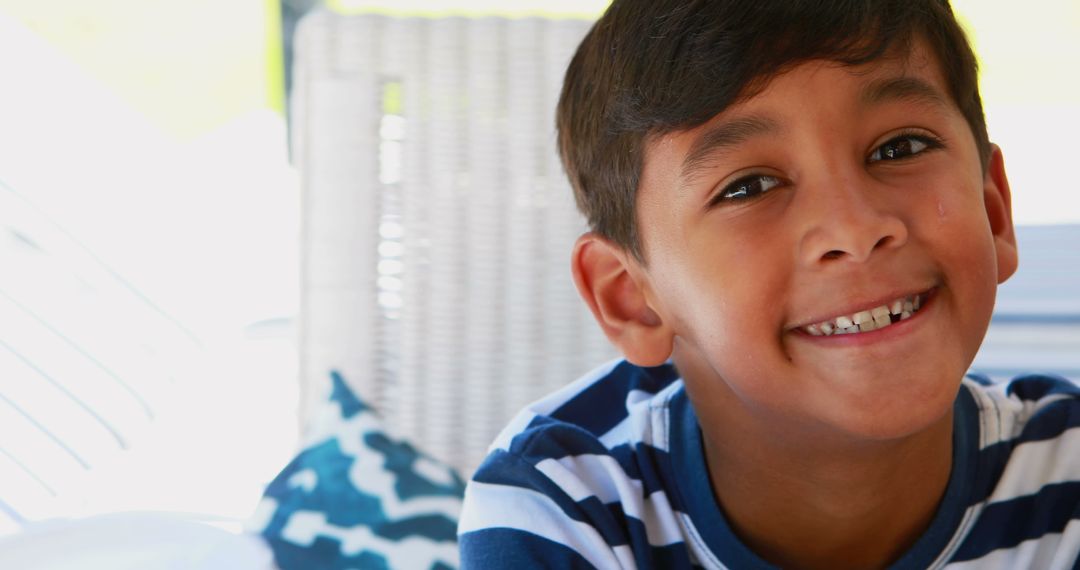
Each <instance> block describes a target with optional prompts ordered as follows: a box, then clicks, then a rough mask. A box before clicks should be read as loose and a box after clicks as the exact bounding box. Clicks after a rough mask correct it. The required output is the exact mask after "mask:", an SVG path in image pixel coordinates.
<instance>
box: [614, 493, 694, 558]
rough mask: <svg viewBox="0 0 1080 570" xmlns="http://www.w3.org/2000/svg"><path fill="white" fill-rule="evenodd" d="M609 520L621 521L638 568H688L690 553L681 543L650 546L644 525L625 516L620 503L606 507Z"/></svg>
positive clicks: (638, 520) (636, 519)
mask: <svg viewBox="0 0 1080 570" xmlns="http://www.w3.org/2000/svg"><path fill="white" fill-rule="evenodd" d="M607 508H608V511H609V513H610V516H611V519H612V520H616V521H623V522H624V524H625V532H626V534H627V535H628V538H629V545H630V548H631V549H632V551H633V553H634V561H635V562H637V565H638V567H639V568H690V567H692V565H691V564H690V551H689V550H688V549H687V548H686V544H685V543H683V542H681V541H680V542H676V543H674V544H668V545H665V546H652V545H650V544H649V535H648V533H647V532H646V530H645V523H644V522H642V521H641V520H640V519H638V518H635V517H632V516H630V515H627V514H626V511H624V510H623V507H622V503H611V504H610V505H607Z"/></svg>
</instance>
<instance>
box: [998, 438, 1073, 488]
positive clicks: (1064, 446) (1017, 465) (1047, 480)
mask: <svg viewBox="0 0 1080 570" xmlns="http://www.w3.org/2000/svg"><path fill="white" fill-rule="evenodd" d="M1077 449H1080V428H1073V429H1070V430H1067V431H1065V432H1064V433H1063V434H1061V435H1060V436H1058V437H1056V438H1054V439H1048V440H1043V441H1029V442H1025V443H1023V444H1020V445H1019V446H1017V447H1016V449H1015V450H1013V452H1012V457H1010V458H1009V464H1008V466H1007V467H1006V468H1005V472H1004V473H1002V474H1001V479H1000V480H999V481H998V484H997V487H995V488H994V492H993V494H992V495H991V496H990V502H991V503H993V502H997V501H1005V500H1009V499H1013V498H1015V497H1022V496H1025V495H1034V494H1035V493H1038V492H1039V489H1041V488H1042V487H1043V486H1045V485H1052V484H1054V483H1065V482H1069V481H1080V453H1076V452H1075V451H1074V450H1077Z"/></svg>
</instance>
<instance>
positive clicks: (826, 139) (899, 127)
mask: <svg viewBox="0 0 1080 570" xmlns="http://www.w3.org/2000/svg"><path fill="white" fill-rule="evenodd" d="M1008 192H1009V190H1008V183H1007V181H1006V179H1005V175H1004V167H1003V165H1002V161H1001V156H1000V152H999V151H997V150H996V149H995V151H994V154H993V156H992V157H991V159H990V162H989V166H988V169H987V172H986V174H985V175H984V171H983V168H982V165H981V163H980V157H979V154H978V150H977V148H976V144H975V140H974V137H973V135H972V133H971V130H970V128H969V127H968V124H967V123H966V122H965V120H964V118H963V116H962V115H961V114H960V112H959V110H958V109H957V108H956V106H955V105H954V104H953V103H952V101H951V99H950V98H949V96H948V91H947V89H946V87H945V82H944V81H943V79H942V77H941V76H940V71H939V69H938V66H937V64H936V62H935V60H934V58H933V56H932V55H930V54H929V52H928V51H927V50H925V49H924V48H923V47H922V46H921V45H920V43H919V42H915V44H914V48H913V50H912V52H911V53H910V54H909V56H908V57H896V58H888V59H882V60H879V61H876V62H873V63H871V64H868V65H866V66H862V67H844V66H840V65H838V64H834V63H831V62H820V61H814V62H809V63H805V64H802V65H799V66H797V67H795V68H793V69H792V70H790V71H788V72H786V73H784V74H782V75H779V76H777V77H775V78H774V79H772V80H771V81H770V82H769V83H768V85H767V86H766V88H765V89H764V90H763V91H761V92H760V93H759V94H757V95H755V96H753V97H750V98H749V99H746V100H744V101H742V102H740V103H738V104H736V105H734V106H732V107H729V108H728V109H726V110H725V111H724V112H722V113H721V114H719V115H717V116H716V117H714V118H713V119H712V120H710V121H709V122H708V123H706V124H705V125H702V126H700V127H697V128H694V129H692V130H689V131H679V132H676V133H673V134H669V135H664V136H660V137H656V138H654V139H653V140H651V141H650V142H649V143H648V145H647V147H646V150H645V161H644V168H643V171H642V178H641V183H640V185H639V191H638V197H637V209H638V210H637V215H638V221H639V224H640V228H641V240H642V244H643V251H644V258H645V259H646V261H647V263H645V264H638V263H636V262H634V261H632V260H630V261H627V262H626V263H628V265H629V273H630V274H631V275H633V280H634V282H635V283H637V285H638V286H639V287H640V288H641V291H642V294H643V297H644V300H645V302H646V303H647V305H648V307H649V308H650V309H651V311H652V312H653V313H655V315H656V317H658V320H659V322H662V323H663V327H666V329H667V330H668V334H670V336H671V341H670V342H671V343H672V344H673V353H672V356H673V358H674V360H675V362H676V365H677V366H678V367H679V369H680V371H681V372H682V374H683V376H684V379H685V382H686V386H687V390H688V392H689V394H690V397H691V400H692V401H693V403H694V406H695V409H696V410H697V412H698V414H699V416H700V417H701V419H702V423H703V425H714V424H713V423H711V422H713V421H714V420H715V422H725V421H729V420H730V419H731V418H739V421H741V422H751V423H756V424H758V425H759V426H763V427H767V429H769V430H781V431H787V432H790V431H791V430H797V431H798V432H800V433H817V434H819V435H820V434H822V433H830V434H833V435H841V436H843V437H850V438H856V439H871V440H880V439H891V438H898V437H903V436H906V435H910V434H913V433H916V432H919V431H920V430H922V429H926V428H927V426H930V425H931V424H933V423H934V422H935V421H938V420H941V419H942V418H943V417H946V415H947V414H948V412H949V410H950V409H951V406H952V402H953V400H954V399H955V396H956V391H957V389H958V386H959V383H960V379H961V378H962V376H963V374H964V373H965V371H966V370H967V368H968V366H969V365H970V364H971V361H972V360H973V359H974V357H975V353H976V352H977V350H978V348H979V345H980V343H981V342H982V338H983V335H984V334H985V332H986V328H987V326H988V324H989V320H990V315H991V311H992V309H993V305H994V297H995V292H996V287H997V284H998V283H999V282H1001V281H1003V280H1004V279H1005V278H1007V277H1008V276H1009V275H1010V274H1011V273H1012V271H1013V270H1014V269H1015V266H1016V253H1015V247H1014V242H1013V238H1012V224H1011V219H1010V212H1009V195H1008ZM905 303H908V304H910V305H909V306H907V307H905ZM916 303H917V304H919V307H918V309H917V310H916V309H915V304H916ZM881 307H884V309H885V310H884V311H882V309H881ZM875 309H876V310H875ZM893 309H896V314H895V315H894V314H892V313H893ZM594 310H595V309H594ZM864 313H865V314H864ZM905 313H907V314H906V315H905ZM650 314H651V313H650ZM875 317H876V319H875ZM849 321H851V322H850V323H849ZM854 321H859V322H854ZM844 327H847V328H848V331H842V330H841V331H837V330H836V329H838V328H844ZM852 327H853V328H852ZM654 328H656V327H654ZM855 331H858V332H855ZM838 332H850V333H851V334H838ZM826 333H833V334H826ZM623 348H624V351H626V352H627V353H628V354H632V353H633V350H634V347H633V346H631V347H630V348H629V350H627V348H626V346H624V347H623Z"/></svg>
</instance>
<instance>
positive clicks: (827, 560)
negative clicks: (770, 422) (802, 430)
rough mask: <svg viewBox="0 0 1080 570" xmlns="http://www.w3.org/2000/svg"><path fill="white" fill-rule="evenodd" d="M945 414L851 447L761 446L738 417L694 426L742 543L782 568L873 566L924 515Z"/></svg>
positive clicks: (940, 464) (935, 483)
mask: <svg viewBox="0 0 1080 570" xmlns="http://www.w3.org/2000/svg"><path fill="white" fill-rule="evenodd" d="M952 422H953V414H952V412H951V411H950V412H949V413H948V414H947V415H946V416H945V417H943V418H941V419H940V420H939V421H938V422H936V423H935V424H934V425H932V426H930V427H929V428H928V429H926V430H924V431H922V432H920V433H918V434H916V435H913V436H911V437H909V438H905V439H903V440H899V441H890V442H884V443H879V444H874V445H863V446H859V447H858V448H855V449H851V448H843V447H841V446H837V445H835V442H834V444H832V445H829V446H828V448H823V447H822V446H820V445H817V444H815V443H814V442H808V441H805V440H802V441H794V440H782V441H777V440H775V439H773V442H775V444H774V445H771V444H770V441H769V438H767V437H763V438H757V437H754V434H752V433H748V430H747V429H746V428H747V426H746V425H745V424H743V425H741V426H739V428H741V429H737V428H735V426H717V425H712V429H706V428H705V427H704V425H703V427H702V431H703V435H704V440H705V455H706V462H707V465H708V466H709V472H710V479H711V481H712V485H713V490H714V493H715V494H716V496H717V498H718V499H719V501H720V503H721V507H722V508H723V510H724V514H725V516H726V518H727V520H728V522H729V524H730V525H731V527H732V530H733V531H734V532H735V533H736V534H737V535H738V536H739V538H740V539H741V540H742V541H743V542H744V543H745V544H746V545H747V546H748V547H749V548H750V549H751V550H753V551H754V552H755V553H757V554H758V555H759V556H761V557H762V558H764V559H766V560H768V561H769V562H772V563H774V564H777V565H779V566H781V567H783V568H838V567H845V568H880V567H884V566H887V565H888V564H889V563H891V562H893V561H895V560H896V559H897V558H899V557H900V556H901V555H902V554H903V553H904V552H905V551H906V550H907V549H909V548H910V547H911V546H912V545H913V544H914V543H915V541H916V540H917V539H918V538H919V537H920V536H921V535H922V534H923V532H924V531H925V530H926V528H927V527H928V526H929V525H930V522H931V521H932V520H933V518H934V514H935V512H936V510H937V506H938V504H939V503H940V501H941V497H942V496H943V495H944V493H945V488H946V486H947V485H948V480H949V474H950V471H951V468H952V429H953V425H952ZM731 429H737V431H735V432H732V431H730V430H731ZM725 433H726V434H729V435H730V434H732V433H739V435H740V437H736V438H732V437H726V438H725V437H723V436H722V435H721V434H725ZM758 435H763V434H758ZM817 443H820V442H817Z"/></svg>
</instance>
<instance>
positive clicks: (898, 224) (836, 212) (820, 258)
mask: <svg viewBox="0 0 1080 570" xmlns="http://www.w3.org/2000/svg"><path fill="white" fill-rule="evenodd" d="M889 191H894V190H892V189H882V188H877V187H875V185H874V184H873V183H872V182H869V181H862V182H852V181H851V180H848V181H847V182H846V183H843V184H840V185H835V183H834V185H831V186H830V187H829V188H827V189H824V190H821V191H818V192H812V193H807V194H806V195H805V198H806V199H805V200H804V204H802V205H801V207H800V208H799V209H800V210H801V211H802V215H803V216H806V217H805V222H804V223H805V225H804V226H803V227H804V231H803V232H802V237H801V240H800V243H799V248H800V252H799V255H800V257H801V259H802V260H803V262H804V263H806V264H808V265H810V266H820V265H826V264H833V263H837V262H843V261H847V262H853V263H863V262H866V261H868V260H869V259H870V258H871V257H872V256H873V255H874V254H875V252H878V251H881V250H888V249H894V248H898V247H900V246H902V245H904V244H905V243H906V242H907V239H908V227H907V224H906V223H905V222H904V220H903V219H902V218H901V217H900V216H899V213H898V212H896V211H895V209H894V208H891V207H890V204H891V203H895V200H890V199H889V197H888V196H884V195H881V194H879V193H882V192H889Z"/></svg>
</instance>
